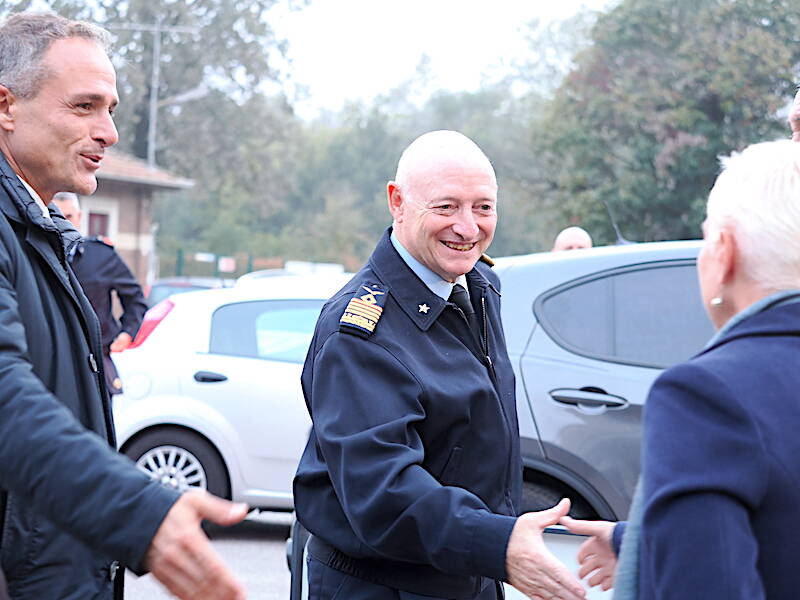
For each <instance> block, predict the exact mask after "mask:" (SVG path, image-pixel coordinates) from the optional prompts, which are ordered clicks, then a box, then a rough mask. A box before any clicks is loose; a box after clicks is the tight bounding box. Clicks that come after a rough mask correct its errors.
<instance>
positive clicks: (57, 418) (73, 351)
mask: <svg viewBox="0 0 800 600" xmlns="http://www.w3.org/2000/svg"><path fill="white" fill-rule="evenodd" d="M54 219H55V221H51V220H49V219H45V218H44V217H43V216H42V214H41V210H40V209H39V208H38V206H37V205H36V204H35V203H34V201H33V199H32V198H31V197H30V195H29V194H28V192H27V191H26V189H25V188H24V186H23V185H22V183H21V182H20V181H19V179H18V178H17V176H16V175H15V174H14V172H13V171H12V170H11V169H10V167H9V166H8V163H7V162H6V161H5V159H4V158H3V157H2V155H0V348H2V351H0V490H5V492H2V491H0V502H2V504H4V506H5V510H4V511H3V512H2V513H1V514H2V522H1V523H0V525H2V534H1V535H0V565H1V566H2V570H3V571H4V572H5V576H6V578H7V579H8V587H9V592H10V594H11V597H12V598H14V600H28V599H30V600H41V599H48V598H58V599H59V600H88V599H94V598H103V599H107V598H111V597H112V591H111V581H110V576H109V565H110V563H111V562H112V560H119V561H121V562H122V563H123V564H126V565H129V566H131V567H134V568H139V567H140V566H141V560H142V558H143V554H144V552H145V551H146V549H147V547H148V545H149V543H150V541H151V539H152V537H153V535H154V534H155V531H156V529H157V528H158V526H159V525H160V523H161V521H162V520H163V518H164V516H165V514H166V513H167V511H168V510H169V508H170V507H171V506H172V504H173V503H174V501H175V499H176V498H177V495H176V494H175V493H173V492H170V491H168V490H167V489H165V488H162V487H161V486H159V485H157V484H155V483H153V482H150V481H149V479H148V478H147V477H146V476H145V475H144V474H142V473H140V472H139V471H137V470H136V469H135V468H134V467H133V465H132V464H131V462H130V461H129V460H128V459H127V458H125V457H123V456H120V455H119V454H117V453H116V452H115V451H114V449H113V448H114V442H115V440H114V430H113V424H112V420H111V410H110V404H109V396H108V391H107V390H106V387H105V383H104V381H103V373H102V362H101V360H100V329H99V327H98V324H97V319H96V318H95V317H94V313H93V312H92V309H91V307H90V306H89V303H88V301H87V300H86V297H85V296H84V295H83V292H82V291H81V288H80V286H79V285H78V282H77V280H76V279H75V277H74V275H73V274H72V272H71V271H70V269H69V268H67V262H66V246H67V245H68V244H71V243H74V242H75V241H76V240H77V239H78V237H79V236H78V233H77V232H76V231H75V230H74V229H73V228H72V226H71V225H70V224H69V223H68V222H67V221H66V220H64V219H62V218H59V217H58V216H54Z"/></svg>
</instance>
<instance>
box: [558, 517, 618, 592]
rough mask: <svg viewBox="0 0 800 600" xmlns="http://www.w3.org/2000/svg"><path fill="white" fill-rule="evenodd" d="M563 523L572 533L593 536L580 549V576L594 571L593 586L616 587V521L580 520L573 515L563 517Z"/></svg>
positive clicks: (604, 588) (606, 588) (591, 578)
mask: <svg viewBox="0 0 800 600" xmlns="http://www.w3.org/2000/svg"><path fill="white" fill-rule="evenodd" d="M561 524H562V525H564V526H565V527H566V528H567V529H569V530H570V531H571V532H572V533H579V534H581V535H588V536H591V537H590V538H589V539H588V540H586V541H585V542H584V543H583V544H582V545H581V547H580V548H579V549H578V564H580V566H581V568H580V571H578V577H580V578H581V579H583V578H584V577H586V576H587V575H589V574H590V573H594V574H593V575H592V576H591V577H590V578H589V580H588V582H587V583H588V584H589V585H590V586H591V587H595V586H600V589H602V590H603V591H606V590H610V589H611V588H612V587H614V572H615V570H616V568H617V555H616V554H615V553H614V548H613V546H612V543H611V536H612V535H613V533H614V526H615V523H611V522H610V521H579V520H577V519H573V518H572V517H566V516H565V517H562V519H561Z"/></svg>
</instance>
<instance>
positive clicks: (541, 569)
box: [294, 131, 584, 600]
mask: <svg viewBox="0 0 800 600" xmlns="http://www.w3.org/2000/svg"><path fill="white" fill-rule="evenodd" d="M387 192H388V202H389V211H390V213H391V215H392V217H393V218H394V223H393V226H392V227H390V228H389V229H388V230H387V231H386V233H385V234H384V235H383V237H382V238H381V240H380V241H379V242H378V245H377V247H376V248H375V250H374V252H373V254H372V256H371V257H370V259H369V261H368V263H367V264H366V266H364V267H363V268H362V269H361V271H360V272H359V273H358V274H357V275H356V276H355V277H354V278H353V279H352V280H351V281H350V283H349V284H348V285H346V286H345V287H344V288H343V289H342V291H341V292H339V293H338V294H337V295H336V296H334V297H333V298H332V299H331V300H330V301H329V302H328V303H327V304H326V305H325V307H324V308H323V310H322V313H321V315H320V317H319V321H318V323H317V327H316V331H315V333H314V338H313V341H312V343H311V347H310V349H309V352H308V356H307V358H306V363H305V367H304V369H303V374H302V384H303V393H304V394H305V398H306V403H307V406H308V410H309V412H310V414H311V418H312V421H313V427H312V431H311V435H310V438H309V440H308V444H307V446H306V449H305V452H304V453H303V456H302V458H301V461H300V465H299V467H298V470H297V475H296V477H295V481H294V500H295V509H296V511H297V518H298V519H299V521H300V522H301V523H302V524H303V525H304V526H305V527H306V528H307V529H308V530H309V531H310V532H311V534H312V536H311V538H310V540H309V545H308V552H309V557H310V558H309V564H308V577H309V590H310V595H309V598H310V600H328V599H332V598H334V596H335V597H336V598H339V599H347V600H367V599H369V600H384V599H386V600H389V599H391V600H398V599H402V600H411V599H417V600H421V599H422V598H424V599H426V600H431V599H432V598H447V599H453V598H457V599H460V600H466V599H481V600H494V599H497V598H502V594H503V592H502V588H501V586H500V583H499V582H501V581H504V580H505V581H508V582H510V583H511V584H512V585H514V586H515V587H517V588H518V589H520V590H521V591H522V592H523V593H525V594H527V595H529V596H530V597H532V598H547V599H548V600H550V599H551V598H563V599H568V600H575V599H579V598H583V597H584V591H583V589H582V587H581V586H580V583H579V582H578V581H577V580H576V579H575V578H574V577H573V576H572V575H570V574H569V572H568V571H567V570H566V569H565V567H564V566H563V565H561V564H560V563H559V562H558V561H557V560H556V559H555V557H553V556H552V554H550V553H549V552H548V551H547V549H546V548H545V546H544V543H543V541H542V536H541V532H542V529H543V528H544V527H546V526H548V525H551V524H554V523H556V522H557V521H558V519H559V518H560V517H561V516H563V515H564V514H566V512H567V511H568V509H569V501H568V500H563V501H562V502H561V503H560V504H559V505H558V506H557V507H555V508H553V509H550V510H548V511H543V512H541V513H528V514H526V515H523V516H521V517H517V510H518V507H519V501H520V489H521V476H522V464H521V460H520V451H519V434H518V425H517V416H516V408H515V399H514V374H513V372H512V369H511V364H510V362H509V359H508V355H507V353H506V349H505V340H504V337H503V330H502V326H501V323H500V291H499V280H498V278H497V276H496V275H494V274H493V273H492V271H491V268H490V264H491V261H490V260H489V259H488V258H486V257H485V256H483V252H484V250H486V248H487V247H488V246H489V243H490V242H491V241H492V237H493V235H494V231H495V225H496V221H497V212H496V204H497V182H496V179H495V174H494V170H493V169H492V166H491V164H490V163H489V160H488V159H487V158H486V156H485V155H484V154H483V152H482V151H481V150H480V149H479V148H478V147H477V146H476V145H475V144H474V143H473V142H472V141H471V140H469V139H468V138H466V137H464V136H463V135H461V134H459V133H456V132H452V131H436V132H431V133H428V134H425V135H423V136H421V137H420V138H418V139H417V140H416V141H414V142H413V143H412V144H411V145H410V146H409V147H408V148H407V149H406V151H405V152H404V153H403V155H402V157H401V158H400V162H399V164H398V166H397V175H396V177H395V180H394V181H392V182H389V184H388V187H387Z"/></svg>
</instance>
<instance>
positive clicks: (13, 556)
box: [0, 493, 41, 580]
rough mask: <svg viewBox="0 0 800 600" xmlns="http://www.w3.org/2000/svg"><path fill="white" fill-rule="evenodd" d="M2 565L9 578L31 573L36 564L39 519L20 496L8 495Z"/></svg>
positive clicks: (0, 545)
mask: <svg viewBox="0 0 800 600" xmlns="http://www.w3.org/2000/svg"><path fill="white" fill-rule="evenodd" d="M0 536H1V537H0V565H2V568H3V571H4V572H5V575H6V578H8V579H9V580H11V579H15V578H17V577H23V576H25V575H27V574H28V573H29V572H30V571H31V570H32V569H33V566H34V562H35V557H36V555H37V551H38V547H39V541H40V540H39V538H40V537H41V533H40V532H39V522H38V519H37V517H36V514H35V513H34V512H33V511H32V510H30V509H28V508H26V507H25V506H24V505H23V504H22V503H21V502H20V499H19V497H18V496H16V495H15V494H11V493H9V494H8V495H7V496H6V511H5V519H4V521H3V531H2V533H1V534H0Z"/></svg>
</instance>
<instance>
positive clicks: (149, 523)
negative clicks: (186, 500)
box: [125, 483, 180, 576]
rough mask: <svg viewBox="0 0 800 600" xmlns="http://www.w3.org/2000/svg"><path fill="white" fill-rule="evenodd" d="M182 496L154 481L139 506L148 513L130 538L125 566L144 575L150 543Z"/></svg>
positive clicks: (143, 512)
mask: <svg viewBox="0 0 800 600" xmlns="http://www.w3.org/2000/svg"><path fill="white" fill-rule="evenodd" d="M178 498H180V494H179V493H178V492H176V491H174V490H170V489H167V488H165V487H164V486H162V485H160V484H157V483H154V484H153V485H152V489H151V490H148V494H147V495H146V496H144V497H143V498H142V501H141V504H140V505H139V506H137V509H138V510H141V512H142V515H146V516H145V517H143V518H141V519H140V520H139V521H137V528H136V533H135V534H134V535H133V536H132V538H133V539H130V545H129V547H130V549H131V551H130V554H129V555H128V556H127V557H125V558H126V564H125V566H126V567H127V568H128V569H130V570H131V571H133V572H134V573H135V574H136V575H139V576H141V575H144V574H145V573H147V571H148V569H147V568H146V567H145V565H144V559H145V556H146V555H147V551H148V550H149V549H150V544H151V543H152V541H153V538H154V537H155V535H156V532H157V531H158V528H159V527H161V523H162V522H163V521H164V518H165V517H166V516H167V513H168V512H169V511H170V509H171V508H172V506H173V504H175V502H176V501H177V500H178Z"/></svg>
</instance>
